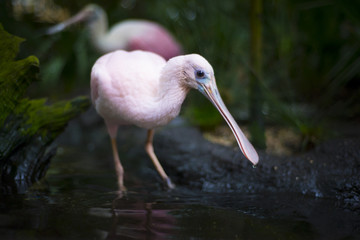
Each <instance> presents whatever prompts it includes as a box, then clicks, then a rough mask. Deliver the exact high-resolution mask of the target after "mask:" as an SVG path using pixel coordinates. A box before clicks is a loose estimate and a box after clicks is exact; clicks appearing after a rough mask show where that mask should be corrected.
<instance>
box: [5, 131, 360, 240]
mask: <svg viewBox="0 0 360 240" xmlns="http://www.w3.org/2000/svg"><path fill="white" fill-rule="evenodd" d="M102 130H103V129H101V130H99V132H102V133H105V132H103V131H102ZM70 131H71V132H76V130H75V129H71V130H70ZM130 131H131V130H130ZM134 134H140V135H142V134H144V133H142V131H135V132H134ZM65 136H66V138H68V137H69V136H70V137H71V134H70V135H66V134H65ZM99 136H100V137H98V138H97V140H94V141H93V142H92V144H87V145H85V144H84V143H81V141H80V144H79V142H78V144H68V145H66V144H65V146H63V147H61V148H60V149H59V151H58V155H57V156H56V157H55V158H54V159H53V162H52V164H51V167H50V169H49V171H48V174H47V175H46V178H45V179H44V180H43V181H41V183H39V184H36V185H35V186H34V187H33V188H32V189H31V190H30V191H27V192H26V193H23V194H16V195H3V196H1V198H2V200H1V205H0V236H1V239H360V217H359V215H358V214H356V213H353V212H349V211H348V210H343V209H342V208H341V207H340V206H337V205H336V201H334V200H331V199H323V198H312V197H307V196H304V195H298V194H289V193H256V194H242V193H224V194H219V193H206V192H202V191H200V190H197V189H189V188H187V187H185V186H177V188H176V189H175V190H172V191H166V190H164V189H163V188H162V185H161V184H160V178H159V177H158V176H157V173H156V172H155V170H154V169H153V166H152V165H151V163H150V160H149V159H148V158H147V156H146V155H145V154H144V153H139V151H140V152H142V151H143V150H142V146H141V144H140V145H139V144H138V143H136V140H134V141H135V142H130V143H129V144H126V146H122V147H120V155H122V159H123V162H124V166H125V170H126V178H125V183H126V186H127V188H128V192H127V193H126V194H125V195H119V194H118V192H117V191H116V181H115V173H114V169H113V166H112V156H111V151H110V145H109V144H108V141H107V136H106V134H99ZM140 138H141V137H140ZM69 139H70V138H69ZM66 141H70V140H67V139H64V137H63V138H62V140H60V142H63V143H64V142H66ZM71 141H73V142H74V141H75V142H76V139H75V140H74V138H71ZM93 145H94V146H95V147H94V146H93Z"/></svg>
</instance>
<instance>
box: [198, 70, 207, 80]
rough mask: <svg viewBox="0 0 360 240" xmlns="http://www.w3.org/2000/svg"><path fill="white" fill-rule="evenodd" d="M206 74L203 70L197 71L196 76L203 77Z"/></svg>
mask: <svg viewBox="0 0 360 240" xmlns="http://www.w3.org/2000/svg"><path fill="white" fill-rule="evenodd" d="M204 76H205V72H204V71H203V70H197V71H196V77H198V78H203V77H204Z"/></svg>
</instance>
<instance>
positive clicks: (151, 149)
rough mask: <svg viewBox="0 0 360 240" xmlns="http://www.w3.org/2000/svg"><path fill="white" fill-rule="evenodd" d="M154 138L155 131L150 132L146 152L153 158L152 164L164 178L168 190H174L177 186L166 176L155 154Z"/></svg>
mask: <svg viewBox="0 0 360 240" xmlns="http://www.w3.org/2000/svg"><path fill="white" fill-rule="evenodd" d="M153 137H154V129H150V130H148V132H147V139H146V144H145V150H146V152H147V154H148V155H149V157H150V158H151V160H152V162H153V163H154V165H155V168H156V170H157V171H158V173H159V174H160V176H161V177H162V179H163V180H164V182H165V183H166V185H167V186H168V188H170V189H173V188H175V185H174V184H173V183H172V182H171V180H170V178H169V177H168V175H166V173H165V171H164V169H163V167H162V166H161V164H160V162H159V160H158V158H157V157H156V155H155V153H154V147H153Z"/></svg>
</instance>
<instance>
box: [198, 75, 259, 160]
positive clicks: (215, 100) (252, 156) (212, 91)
mask: <svg viewBox="0 0 360 240" xmlns="http://www.w3.org/2000/svg"><path fill="white" fill-rule="evenodd" d="M200 86H201V89H199V90H200V92H201V93H203V94H204V95H205V96H206V97H207V98H208V99H209V100H210V101H211V103H212V104H213V105H214V106H215V107H216V108H217V110H218V111H219V112H220V113H221V115H222V116H223V118H224V119H225V121H226V122H227V124H228V125H229V127H230V129H231V131H232V132H233V134H234V136H235V138H236V141H237V143H238V145H239V147H240V149H241V151H242V153H243V154H244V155H245V157H246V158H247V159H249V160H250V162H252V163H253V164H254V165H256V164H257V163H258V161H259V156H258V154H257V152H256V150H255V149H254V147H253V146H252V144H251V143H250V142H249V140H248V139H247V138H246V137H245V135H244V133H243V132H242V131H241V129H240V127H239V126H238V125H237V123H236V122H235V120H234V118H233V117H232V115H231V114H230V112H229V110H228V109H227V108H226V106H225V104H224V102H223V100H222V99H221V96H220V94H219V91H218V89H217V86H216V83H215V80H214V81H209V82H206V83H202V84H201V85H200Z"/></svg>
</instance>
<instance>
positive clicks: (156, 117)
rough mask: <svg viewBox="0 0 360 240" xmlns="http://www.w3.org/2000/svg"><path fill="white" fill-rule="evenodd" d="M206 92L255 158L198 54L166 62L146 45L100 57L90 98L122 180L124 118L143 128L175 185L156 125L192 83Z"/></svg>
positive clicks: (169, 116) (166, 120)
mask: <svg viewBox="0 0 360 240" xmlns="http://www.w3.org/2000/svg"><path fill="white" fill-rule="evenodd" d="M191 88H194V89H197V90H199V91H200V92H201V93H202V94H204V95H205V96H206V97H207V98H208V99H209V100H210V101H211V102H212V103H213V104H214V106H215V107H216V108H217V109H218V111H219V112H220V113H221V115H222V116H223V117H224V119H225V120H226V122H227V124H228V125H229V127H230V128H231V130H232V132H233V134H234V135H235V138H236V140H237V143H238V144H239V147H240V149H241V151H242V152H243V154H244V155H245V156H246V157H247V158H248V159H249V160H250V161H251V162H252V163H253V164H254V165H256V164H257V163H258V159H259V157H258V155H257V153H256V151H255V149H254V147H253V146H252V145H251V143H250V142H249V141H248V140H247V138H246V137H245V135H244V134H243V132H242V131H241V130H240V128H239V126H238V125H237V124H236V122H235V120H234V118H233V117H232V116H231V114H230V113H229V111H228V110H227V108H226V106H225V105H224V103H223V101H222V99H221V97H220V94H219V91H218V89H217V86H216V82H215V76H214V71H213V68H212V67H211V65H210V64H209V63H208V61H207V60H206V59H205V58H203V57H202V56H200V55H197V54H190V55H182V56H177V57H174V58H171V59H170V60H169V61H168V62H166V60H165V59H164V58H163V57H161V56H159V55H157V54H154V53H151V52H145V51H133V52H127V51H122V50H119V51H115V52H111V53H108V54H106V55H104V56H102V57H100V58H99V59H98V60H97V61H96V63H95V64H94V66H93V68H92V72H91V98H92V102H93V104H94V106H95V109H96V111H97V112H98V114H99V115H101V116H102V117H103V118H104V120H105V124H106V127H107V130H108V133H109V135H110V138H111V144H112V150H113V155H114V162H115V168H116V173H117V177H118V185H119V188H120V190H121V191H123V190H125V187H124V182H123V176H124V170H123V167H122V165H121V162H120V159H119V156H118V150H117V145H116V136H117V131H118V126H119V125H120V124H134V125H136V126H138V127H141V128H145V129H147V130H148V132H147V140H146V144H145V150H146V152H147V153H148V155H149V157H150V159H151V160H152V162H153V163H154V165H155V168H156V170H157V171H158V172H159V174H160V176H161V177H162V179H163V180H164V182H165V183H166V184H167V186H168V187H169V188H173V187H174V185H173V184H172V182H171V181H170V178H169V177H168V176H167V175H166V173H165V171H164V169H163V168H162V166H161V164H160V162H159V160H158V159H157V157H156V155H155V153H154V149H153V135H154V129H156V128H158V127H161V126H164V125H165V124H167V123H169V122H170V121H171V120H172V119H174V118H175V117H176V116H177V115H178V114H179V112H180V108H181V105H182V103H183V101H184V99H185V97H186V95H187V93H188V91H189V90H190V89H191Z"/></svg>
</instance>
